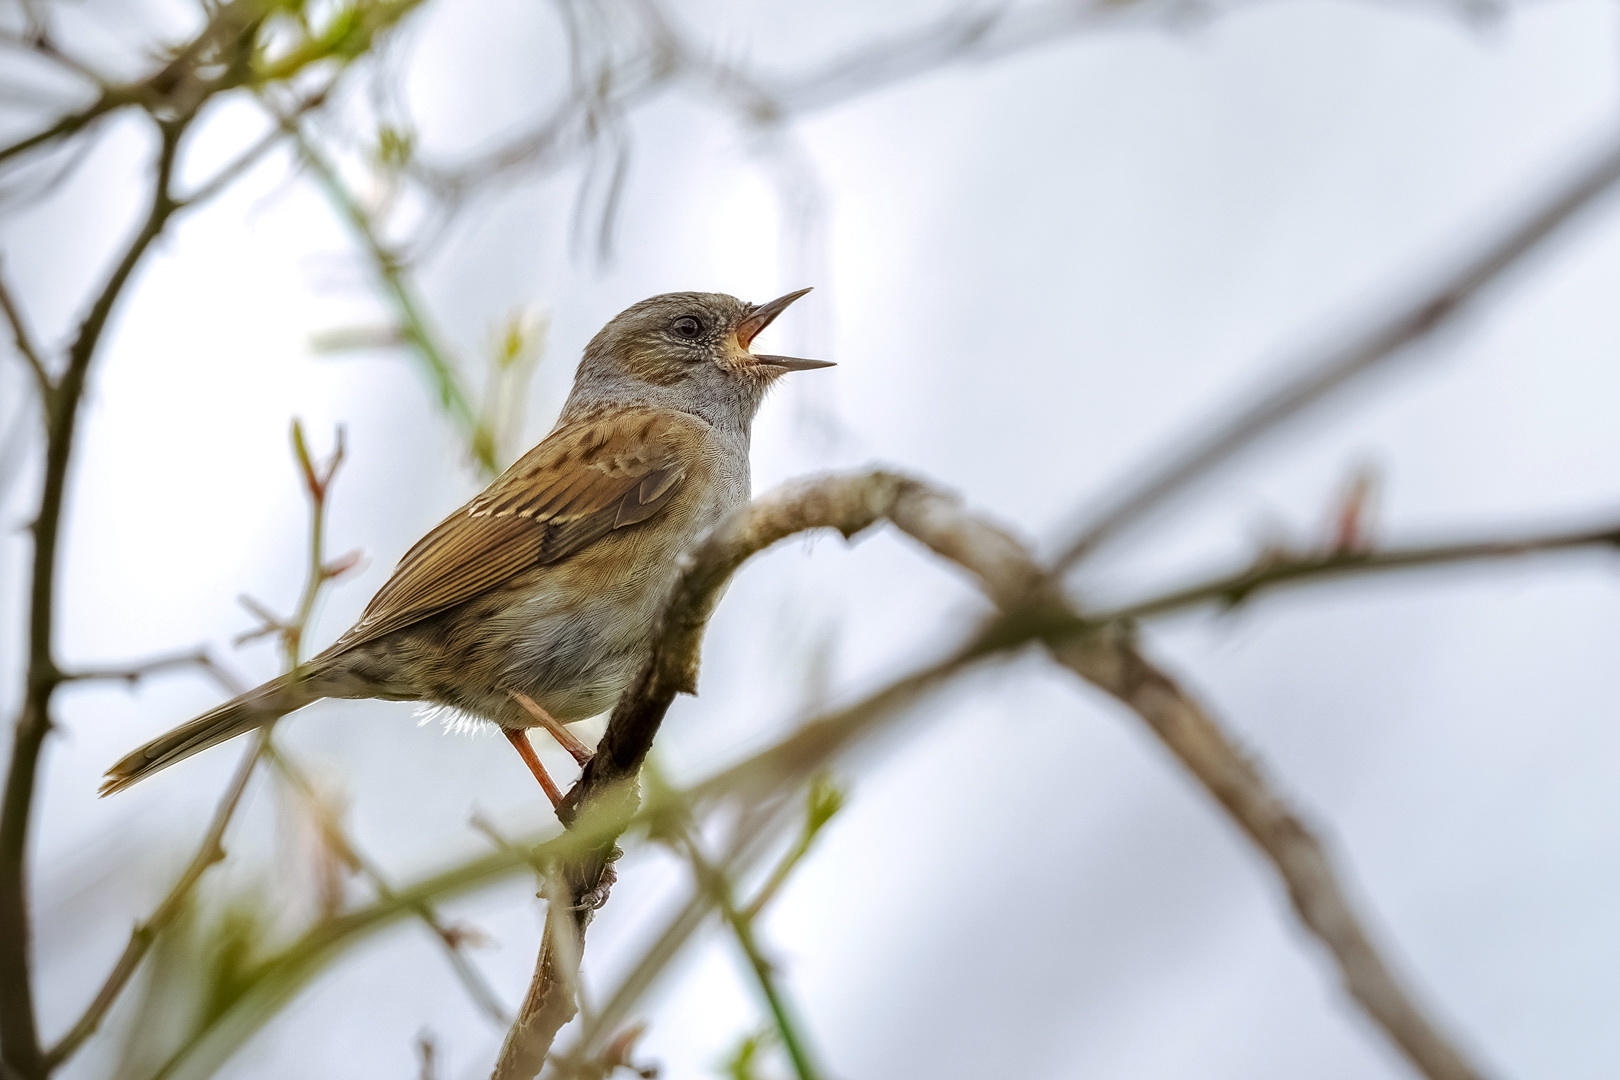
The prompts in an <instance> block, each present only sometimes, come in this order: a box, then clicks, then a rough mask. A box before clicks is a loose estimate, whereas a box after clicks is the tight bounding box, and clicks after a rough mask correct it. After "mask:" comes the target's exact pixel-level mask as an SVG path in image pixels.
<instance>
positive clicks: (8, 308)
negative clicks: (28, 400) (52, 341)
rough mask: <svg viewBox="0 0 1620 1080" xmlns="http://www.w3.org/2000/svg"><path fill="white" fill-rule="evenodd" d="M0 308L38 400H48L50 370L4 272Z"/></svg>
mask: <svg viewBox="0 0 1620 1080" xmlns="http://www.w3.org/2000/svg"><path fill="white" fill-rule="evenodd" d="M0 310H3V311H4V312H5V316H6V322H7V323H8V324H9V325H10V326H11V339H12V341H13V342H15V343H16V345H17V355H19V356H21V357H22V358H23V362H24V363H26V364H27V365H28V369H29V370H30V371H31V372H33V375H34V385H35V386H36V387H37V388H38V390H39V397H40V400H41V401H46V400H48V399H49V398H50V396H51V391H52V390H53V389H54V387H52V385H51V373H50V370H49V369H48V368H46V366H45V360H44V355H43V354H42V353H41V352H40V350H39V347H38V346H37V345H35V344H34V338H33V335H31V334H30V333H29V332H28V324H27V323H25V322H24V321H23V316H22V311H21V310H20V309H19V308H18V307H17V300H16V297H14V296H13V295H12V292H11V288H10V287H9V286H8V285H7V284H6V279H5V275H4V273H0ZM47 407H48V406H47Z"/></svg>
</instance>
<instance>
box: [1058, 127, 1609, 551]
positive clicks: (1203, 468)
mask: <svg viewBox="0 0 1620 1080" xmlns="http://www.w3.org/2000/svg"><path fill="white" fill-rule="evenodd" d="M1616 181H1620V137H1614V138H1611V139H1610V140H1609V142H1608V144H1607V145H1606V146H1604V147H1603V149H1602V150H1601V151H1599V152H1598V153H1597V154H1596V155H1595V156H1594V157H1593V158H1591V159H1590V160H1589V161H1587V162H1586V163H1584V164H1583V165H1581V167H1579V168H1578V169H1576V170H1574V171H1573V172H1572V173H1571V174H1570V175H1568V176H1566V177H1565V178H1564V179H1563V180H1562V181H1561V182H1559V183H1558V184H1556V185H1554V186H1553V188H1552V190H1551V191H1550V192H1549V193H1548V194H1546V195H1545V196H1544V197H1542V198H1540V199H1538V200H1536V201H1535V202H1533V203H1532V204H1531V205H1530V206H1529V207H1528V208H1527V209H1526V210H1524V211H1523V212H1521V213H1519V214H1517V215H1515V216H1514V217H1513V218H1512V219H1510V220H1509V222H1508V223H1507V224H1506V225H1505V226H1503V227H1501V228H1500V229H1498V230H1496V231H1494V232H1493V233H1492V234H1491V235H1490V236H1489V237H1488V238H1487V239H1486V240H1485V241H1484V242H1483V243H1481V244H1479V246H1478V247H1477V248H1476V250H1475V251H1474V253H1473V254H1472V255H1471V256H1469V257H1468V258H1466V259H1464V260H1463V261H1462V263H1461V264H1460V265H1458V266H1457V267H1455V268H1454V269H1453V270H1451V271H1450V272H1448V273H1446V274H1443V275H1441V276H1440V278H1439V279H1438V280H1436V281H1435V282H1434V283H1433V284H1431V285H1429V286H1428V287H1427V288H1424V289H1420V290H1417V298H1416V299H1415V300H1412V301H1409V302H1408V303H1405V304H1403V305H1401V306H1399V307H1398V308H1397V309H1396V310H1395V311H1393V312H1391V313H1390V314H1388V315H1386V316H1384V317H1383V318H1380V319H1376V320H1374V321H1373V322H1372V323H1371V325H1369V326H1367V327H1366V328H1365V329H1363V330H1361V331H1359V332H1357V333H1354V334H1352V335H1351V336H1350V339H1349V340H1348V341H1347V342H1346V343H1344V344H1342V345H1337V346H1333V347H1330V348H1328V349H1326V350H1325V351H1323V352H1320V353H1310V354H1307V355H1306V356H1303V357H1301V358H1300V359H1298V360H1296V361H1293V362H1290V363H1288V364H1286V365H1284V366H1283V368H1282V371H1283V375H1282V378H1281V379H1280V381H1278V382H1277V383H1276V384H1275V385H1273V386H1272V388H1270V389H1268V390H1266V391H1264V392H1262V393H1261V394H1260V395H1259V396H1258V397H1256V398H1255V399H1254V400H1252V401H1250V402H1249V403H1248V404H1245V405H1242V406H1240V407H1239V408H1237V409H1236V410H1235V411H1234V412H1233V413H1232V415H1231V416H1230V417H1229V418H1228V419H1227V420H1225V421H1223V422H1220V423H1217V424H1215V425H1214V426H1213V427H1212V428H1210V429H1209V430H1208V432H1207V433H1206V434H1204V435H1203V436H1202V437H1199V438H1195V439H1193V440H1192V441H1191V442H1190V443H1189V444H1188V445H1186V446H1184V447H1182V448H1181V449H1179V450H1176V451H1173V452H1172V453H1170V455H1169V456H1168V457H1167V459H1166V460H1165V461H1164V463H1163V464H1162V465H1160V466H1159V467H1158V468H1156V469H1150V470H1148V471H1147V473H1146V475H1145V477H1144V478H1143V479H1142V480H1141V481H1139V482H1137V483H1135V484H1132V485H1129V486H1127V487H1126V488H1125V489H1124V490H1123V492H1122V493H1121V494H1120V495H1118V496H1117V497H1116V498H1114V499H1113V500H1112V501H1111V502H1109V503H1107V504H1105V508H1104V509H1103V510H1102V511H1101V512H1100V513H1098V514H1097V515H1095V516H1094V518H1093V520H1092V521H1091V523H1090V524H1088V525H1085V526H1084V527H1082V528H1081V529H1080V530H1079V532H1078V534H1077V535H1076V536H1075V537H1074V539H1073V540H1071V541H1070V542H1069V544H1068V545H1067V546H1066V547H1065V548H1064V549H1063V553H1062V554H1061V555H1060V556H1059V557H1058V559H1057V562H1056V564H1055V569H1056V571H1057V572H1058V573H1062V572H1064V571H1066V570H1068V569H1070V568H1071V567H1073V566H1074V565H1075V564H1076V563H1077V562H1079V561H1080V560H1082V559H1084V558H1085V557H1086V556H1087V555H1089V554H1090V553H1092V552H1093V551H1095V550H1096V549H1097V548H1099V547H1101V546H1102V545H1103V544H1104V543H1106V542H1107V541H1108V540H1110V539H1112V538H1113V537H1115V536H1117V535H1119V534H1120V533H1121V532H1123V531H1124V530H1125V529H1126V528H1127V527H1128V526H1130V525H1133V524H1135V523H1137V522H1138V521H1140V520H1142V519H1143V518H1145V517H1146V516H1147V515H1148V514H1150V513H1151V512H1152V511H1154V510H1156V509H1158V508H1159V507H1160V506H1162V505H1163V504H1164V503H1165V502H1167V501H1168V500H1169V499H1170V498H1171V497H1173V496H1174V495H1176V494H1177V493H1178V492H1180V491H1182V490H1184V489H1185V488H1187V487H1188V486H1190V485H1191V484H1192V483H1193V482H1194V481H1196V480H1198V479H1199V478H1201V477H1203V476H1204V475H1205V474H1207V473H1209V472H1210V471H1211V470H1212V469H1214V468H1216V467H1217V466H1219V465H1221V464H1222V463H1224V462H1226V461H1228V460H1230V459H1231V458H1233V457H1234V456H1236V455H1237V454H1239V453H1240V452H1242V451H1243V450H1245V449H1247V448H1248V447H1249V446H1251V445H1253V444H1254V443H1255V442H1256V441H1258V440H1259V439H1260V438H1262V437H1263V436H1265V435H1267V434H1269V433H1270V432H1272V431H1273V430H1275V429H1276V428H1277V427H1279V426H1280V425H1282V424H1283V423H1285V422H1287V421H1289V420H1291V419H1293V418H1294V417H1296V416H1298V415H1300V414H1301V413H1303V412H1305V411H1306V410H1307V409H1309V408H1311V407H1312V406H1313V405H1315V404H1317V403H1318V402H1320V401H1321V400H1322V399H1324V398H1326V397H1328V396H1329V395H1331V394H1332V393H1334V392H1335V391H1337V390H1339V389H1340V388H1342V387H1344V386H1345V385H1347V384H1348V383H1350V382H1352V381H1354V380H1355V379H1357V378H1359V377H1361V376H1363V375H1366V374H1367V373H1369V372H1371V371H1374V370H1376V369H1379V368H1382V367H1385V366H1387V365H1388V364H1390V363H1392V362H1393V361H1395V360H1398V359H1400V358H1401V357H1403V356H1406V355H1408V354H1409V352H1410V349H1411V347H1412V346H1413V345H1416V344H1417V343H1419V342H1422V341H1425V340H1427V339H1429V338H1432V337H1433V336H1434V334H1435V333H1436V332H1437V331H1439V330H1441V329H1442V328H1444V327H1447V326H1450V325H1452V324H1453V323H1455V322H1456V321H1457V319H1458V318H1459V317H1460V316H1461V315H1463V314H1464V313H1466V312H1468V311H1470V310H1472V309H1473V308H1474V307H1475V305H1476V303H1477V301H1479V299H1480V298H1481V296H1482V294H1484V293H1485V292H1486V291H1487V289H1489V288H1490V287H1491V286H1493V285H1495V284H1497V283H1498V282H1499V281H1500V280H1501V279H1502V278H1503V277H1504V276H1505V275H1506V274H1507V272H1508V271H1509V270H1511V269H1513V268H1514V267H1516V266H1518V265H1519V264H1520V263H1521V262H1522V261H1523V260H1524V259H1525V257H1526V256H1528V255H1530V254H1531V253H1533V252H1535V251H1537V250H1539V249H1540V248H1541V247H1542V245H1543V243H1544V242H1545V241H1546V240H1547V239H1548V238H1549V237H1551V236H1552V235H1553V234H1554V233H1556V232H1558V231H1559V229H1560V228H1561V227H1562V226H1564V225H1565V224H1566V223H1568V222H1569V221H1570V219H1572V218H1574V217H1575V216H1576V215H1577V214H1579V213H1581V212H1582V211H1584V210H1586V209H1587V208H1588V207H1590V206H1591V205H1592V204H1593V203H1594V202H1596V201H1597V200H1598V199H1599V197H1601V196H1602V195H1604V194H1605V193H1606V192H1607V191H1608V190H1609V189H1610V188H1611V187H1613V186H1614V184H1615V182H1616Z"/></svg>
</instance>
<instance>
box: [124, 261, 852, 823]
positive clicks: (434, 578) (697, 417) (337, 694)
mask: <svg viewBox="0 0 1620 1080" xmlns="http://www.w3.org/2000/svg"><path fill="white" fill-rule="evenodd" d="M809 291H810V290H809V289H800V290H798V291H796V292H790V293H788V294H786V295H785V296H780V297H778V298H777V299H775V300H772V301H770V302H769V303H765V304H750V303H747V302H745V301H742V300H739V299H737V298H736V297H733V296H728V295H725V294H722V293H707V292H677V293H666V294H664V295H661V296H654V297H651V298H649V299H646V300H643V301H641V302H640V303H637V304H634V305H632V306H630V307H629V308H626V309H625V310H624V311H622V312H620V313H619V314H618V315H617V316H615V317H614V318H613V319H611V320H610V321H609V322H608V323H607V324H606V325H605V326H604V327H603V328H602V329H601V330H600V331H599V332H598V333H597V334H596V335H595V336H594V337H593V338H592V339H591V341H590V342H589V344H587V345H586V347H585V350H584V353H583V355H582V357H581V359H580V362H579V366H578V369H577V370H576V372H575V375H574V383H573V387H572V389H571V391H570V392H569V395H568V398H567V400H566V402H565V403H564V405H563V409H562V412H561V414H560V415H559V417H558V419H557V422H556V425H555V426H554V427H553V428H552V430H551V432H550V434H548V435H547V436H546V437H545V439H544V440H543V441H541V442H540V444H539V445H538V446H536V447H534V449H532V450H530V451H529V452H528V453H526V454H524V455H523V456H522V457H521V458H519V459H518V460H517V462H515V463H514V464H513V465H512V466H511V467H510V468H509V469H507V470H506V471H505V472H504V473H502V474H501V475H500V476H499V477H497V478H496V479H495V480H493V481H492V482H491V483H490V484H489V486H488V487H486V488H485V489H484V490H483V491H482V492H480V493H479V494H478V495H476V496H475V497H474V498H473V499H472V500H471V501H469V502H467V503H466V504H465V505H463V506H462V507H461V508H460V509H458V510H456V511H455V512H454V513H453V514H451V515H450V516H449V517H447V518H445V519H444V521H442V522H440V523H439V525H437V526H436V527H434V528H433V529H432V530H431V531H429V532H428V533H427V535H426V536H424V537H422V539H421V540H419V541H418V542H417V543H416V544H415V545H414V546H413V547H411V548H410V549H409V550H408V551H407V552H406V553H405V555H404V557H403V558H401V559H400V561H399V564H398V565H397V566H396V567H395V568H394V571H393V573H392V574H391V575H390V576H389V578H388V580H387V581H385V582H384V583H383V585H382V587H381V588H380V589H378V590H377V593H376V595H375V596H373V597H372V599H371V601H370V603H368V604H367V605H366V608H365V610H364V611H363V612H362V613H361V616H360V619H359V621H357V622H356V623H355V624H354V625H353V626H352V627H350V628H349V630H348V631H346V632H345V633H344V634H343V635H342V636H340V637H339V638H338V639H337V640H336V641H335V642H334V643H333V644H332V646H331V647H330V648H328V649H326V650H325V651H323V652H321V653H319V654H318V655H316V656H315V657H313V658H312V659H310V660H309V661H308V662H307V663H305V664H303V665H301V666H300V667H299V668H298V669H297V670H295V671H294V672H292V673H290V674H286V675H282V676H280V677H278V678H274V679H271V680H269V681H268V682H265V683H263V684H262V685H260V686H257V687H255V688H254V689H252V690H249V691H247V692H246V693H244V694H241V695H239V696H238V697H235V698H233V699H232V700H230V701H227V702H225V703H224V704H223V705H220V706H218V707H217V708H214V709H211V710H210V711H208V712H206V713H204V714H202V715H201V716H199V717H197V718H196V719H195V720H192V721H190V722H189V723H186V724H182V725H180V726H179V727H177V728H175V729H173V730H172V731H169V732H168V733H166V734H164V735H160V736H159V737H157V738H156V739H153V740H152V741H151V742H148V743H146V744H145V745H144V746H141V747H139V748H137V749H135V750H133V751H131V752H130V753H129V754H127V755H126V756H125V757H123V758H122V759H120V760H119V761H118V762H117V763H115V764H114V765H113V766H112V768H110V769H108V770H107V774H106V778H105V780H104V782H103V784H102V786H101V794H102V795H109V794H112V793H113V792H116V791H121V790H123V789H124V788H127V787H129V786H130V785H131V784H134V783H136V782H137V781H139V780H142V779H145V778H146V777H148V776H151V775H152V774H153V773H155V772H158V771H159V770H161V769H165V768H168V767H169V766H170V765H173V764H174V763H175V762H177V761H181V760H183V759H185V758H188V757H190V756H192V755H193V754H196V753H199V752H201V751H203V750H206V749H208V748H210V747H213V746H216V745H218V744H220V743H223V742H225V741H227V740H229V739H234V738H236V737H237V736H239V735H243V734H246V733H247V732H250V731H254V730H256V729H258V728H261V727H264V726H266V725H268V724H271V723H274V722H275V721H276V720H278V719H279V718H281V717H282V716H285V715H286V714H288V713H291V712H294V711H296V710H298V709H302V708H304V707H305V706H307V705H310V704H313V703H314V702H316V701H320V700H322V699H324V698H381V699H384V700H389V701H416V702H422V703H425V704H427V705H430V706H442V707H446V708H448V709H450V710H457V711H459V712H461V713H463V714H466V715H467V716H470V717H472V718H475V719H477V720H481V721H487V722H489V723H492V724H495V725H496V726H498V727H499V728H500V729H501V730H502V732H503V733H504V734H505V735H506V737H507V739H508V740H509V741H510V742H511V743H512V745H513V746H514V747H515V748H516V749H517V751H518V753H519V755H520V756H521V757H522V758H523V760H524V762H525V764H526V765H527V766H528V767H529V769H530V771H531V772H532V773H533V774H534V776H535V779H536V780H538V781H539V782H540V786H541V787H542V789H544V790H545V793H546V795H547V797H548V798H549V799H550V800H551V802H552V805H553V806H556V805H557V804H558V803H559V801H560V799H561V793H560V792H559V791H558V790H557V787H556V784H555V783H554V782H553V781H552V780H551V779H550V777H549V775H548V774H547V772H546V770H545V769H544V767H543V766H542V765H541V763H540V761H539V759H538V757H536V755H535V752H534V749H533V746H532V744H531V743H530V741H529V736H528V733H529V730H530V729H532V728H535V727H542V728H544V729H546V730H548V731H550V732H551V733H552V734H553V735H554V736H555V737H557V739H558V741H559V742H561V743H562V744H563V745H564V746H565V747H566V748H567V749H568V750H569V752H570V753H571V754H573V756H574V757H575V759H576V760H577V761H578V762H579V763H580V764H581V765H583V764H584V763H585V762H586V761H588V760H589V756H590V751H589V749H588V748H586V747H585V746H584V745H583V744H582V743H581V742H580V741H579V740H578V739H576V738H575V737H574V736H573V735H572V734H571V733H570V732H569V731H568V729H567V727H566V725H567V724H569V723H572V722H574V721H578V720H583V719H586V718H588V717H591V716H595V715H598V714H599V713H602V712H604V711H606V710H608V709H610V708H611V707H612V706H613V705H614V703H615V702H616V701H617V700H618V698H619V697H620V695H621V694H622V693H623V692H624V690H625V688H626V687H627V686H628V685H629V684H630V682H631V680H632V679H633V678H634V677H635V675H636V674H637V672H638V670H639V668H640V666H641V664H642V663H643V662H644V660H645V658H646V656H647V654H648V652H649V650H650V647H651V644H652V637H653V635H654V634H655V633H656V627H657V626H658V623H659V615H660V613H661V611H662V605H663V603H664V600H665V598H666V596H667V595H668V593H669V591H670V589H671V588H672V587H673V585H674V583H675V581H676V579H677V577H678V575H679V573H680V558H681V556H682V554H683V553H684V552H685V551H686V550H687V549H688V548H689V547H690V546H691V545H692V544H693V543H694V542H695V541H696V540H697V539H698V538H700V537H701V536H702V535H703V534H704V533H705V532H707V531H708V530H709V529H711V528H713V527H714V526H715V525H716V524H717V523H719V522H720V521H721V520H722V519H723V518H725V517H726V516H727V515H728V514H729V513H731V512H732V511H734V510H736V509H737V508H739V507H741V506H742V505H743V504H744V503H746V502H747V500H748V497H749V460H748V459H749V438H750V433H751V429H752V426H753V421H754V416H755V414H756V413H757V412H758V410H759V407H760V404H761V402H762V401H763V400H764V398H765V395H766V392H767V391H768V390H769V389H770V388H771V386H772V385H773V384H775V383H776V381H777V380H778V379H780V378H781V377H782V376H783V375H786V374H787V373H789V372H793V371H806V370H810V369H814V368H825V367H832V366H833V365H832V364H831V363H830V362H829V361H825V360H805V359H800V358H797V357H791V356H774V355H769V354H756V353H754V352H753V351H752V345H753V342H754V339H755V337H756V336H758V335H759V334H760V332H762V331H763V330H764V329H765V328H766V327H767V326H769V325H771V323H772V322H773V321H774V320H775V319H776V317H777V316H778V315H780V314H781V313H782V312H783V311H784V310H786V308H787V307H788V305H790V304H792V303H793V302H794V301H796V300H798V299H799V298H800V297H802V296H803V295H805V294H806V293H808V292H809Z"/></svg>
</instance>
